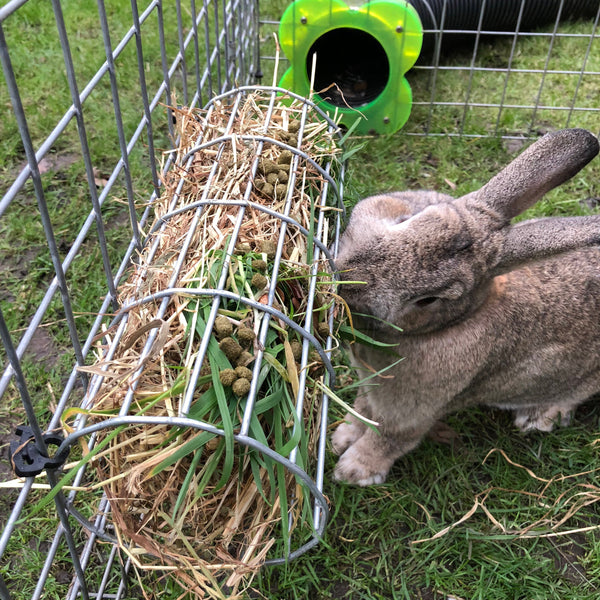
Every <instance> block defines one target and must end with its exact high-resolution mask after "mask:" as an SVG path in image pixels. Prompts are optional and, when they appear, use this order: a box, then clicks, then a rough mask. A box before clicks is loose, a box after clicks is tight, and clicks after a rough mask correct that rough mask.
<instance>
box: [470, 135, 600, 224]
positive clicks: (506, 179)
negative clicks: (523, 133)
mask: <svg viewBox="0 0 600 600" xmlns="http://www.w3.org/2000/svg"><path fill="white" fill-rule="evenodd" d="M597 154H598V139H597V138H596V137H595V136H594V135H593V134H591V133H590V132H589V131H586V130H585V129H562V130H560V131H556V132H554V133H549V134H547V135H545V136H544V137H543V138H541V139H539V140H538V141H537V142H535V143H534V144H532V145H531V146H529V148H527V149H526V150H525V151H524V152H523V153H522V154H520V155H519V156H517V158H515V160H513V161H512V162H511V163H510V164H509V165H508V166H507V167H506V168H505V169H503V170H502V171H500V173H498V175H496V176H495V177H493V178H492V179H491V180H490V181H489V182H488V183H487V184H486V185H484V186H483V187H482V188H481V189H480V190H478V191H477V192H474V193H473V194H470V195H469V196H467V197H466V198H468V200H469V201H470V202H473V201H474V202H475V203H476V204H477V205H479V206H482V205H483V206H486V207H488V208H491V209H492V210H493V211H495V212H496V214H499V215H501V216H502V217H504V218H505V219H506V220H507V221H509V220H510V219H512V218H513V217H514V216H516V215H518V214H520V213H522V212H523V211H524V210H525V209H526V208H529V207H530V206H532V205H533V204H535V203H536V202H537V201H538V200H539V199H540V198H541V197H542V196H543V195H544V194H545V193H546V192H548V191H550V190H551V189H553V188H555V187H556V186H557V185H560V184H561V183H563V182H565V181H567V180H569V179H570V178H571V177H573V175H575V174H576V173H577V172H579V171H580V170H581V169H582V168H583V167H585V165H587V163H588V162H590V161H591V160H592V159H593V158H594V157H595V156H596V155H597Z"/></svg>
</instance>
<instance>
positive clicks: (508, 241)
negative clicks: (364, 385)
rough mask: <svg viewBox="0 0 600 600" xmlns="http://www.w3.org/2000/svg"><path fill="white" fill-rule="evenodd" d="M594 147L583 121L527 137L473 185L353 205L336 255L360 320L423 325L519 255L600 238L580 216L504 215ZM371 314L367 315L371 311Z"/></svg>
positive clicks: (441, 318)
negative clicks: (454, 192)
mask: <svg viewBox="0 0 600 600" xmlns="http://www.w3.org/2000/svg"><path fill="white" fill-rule="evenodd" d="M597 153H598V140H597V139H596V137H595V136H593V135H592V134H591V133H589V132H588V131H585V130H582V129H566V130H561V131H558V132H555V133H552V134H548V135H546V136H544V137H543V138H541V139H540V140H538V141H537V142H536V143H534V144H533V145H531V146H530V147H529V148H528V149H527V150H525V151H524V152H523V153H522V154H521V155H519V156H518V157H517V158H516V159H515V160H514V161H513V162H512V163H510V164H509V165H508V166H507V167H506V168H505V169H504V170H503V171H501V172H500V173H499V174H498V175H496V176H495V177H494V178H493V179H491V180H490V182H489V183H487V184H486V185H485V186H484V187H483V188H481V189H480V190H478V191H476V192H473V193H471V194H468V195H466V196H463V197H461V198H458V199H456V200H453V199H452V198H450V197H449V196H444V195H442V194H436V193H434V192H404V193H393V194H388V195H383V196H374V197H371V198H367V199H365V200H363V201H361V202H359V203H358V204H357V205H356V207H355V208H354V210H353V212H352V215H351V218H350V222H349V223H348V227H347V228H346V230H345V232H344V234H343V236H342V238H341V241H340V247H339V252H338V257H337V261H336V264H337V267H338V270H339V272H340V279H341V280H342V283H341V285H340V293H341V295H342V296H343V297H344V298H345V299H346V301H347V302H348V304H349V305H350V308H351V309H352V311H353V314H354V315H355V316H356V315H358V318H359V319H361V317H360V315H361V314H362V315H368V317H362V323H361V327H363V328H367V329H373V330H381V331H382V332H383V331H386V330H387V331H391V329H390V325H389V324H392V325H395V326H397V327H399V328H401V329H402V330H403V331H404V332H405V333H406V334H411V333H427V332H431V331H435V330H437V329H440V328H442V327H446V326H448V325H451V324H452V323H454V322H457V321H459V320H461V319H463V318H465V316H466V315H468V314H470V313H471V312H473V311H475V310H477V308H478V307H479V306H480V305H481V303H482V302H484V301H485V299H486V298H487V297H488V296H489V294H490V293H493V289H492V287H493V279H494V277H495V276H497V275H500V274H502V273H503V272H507V271H509V270H511V269H513V268H515V267H517V266H519V265H522V264H523V263H525V262H528V261H533V260H537V259H541V258H544V257H547V256H550V255H554V254H557V253H560V252H565V251H567V250H571V249H575V248H579V247H582V246H585V245H589V244H594V243H599V242H600V231H598V227H597V225H596V224H587V225H586V224H585V223H586V221H585V219H583V220H582V219H580V218H576V217H573V218H560V219H553V218H549V219H536V220H533V221H526V222H524V223H521V224H517V225H511V224H510V221H511V219H512V218H513V217H514V216H516V215H517V214H519V213H521V212H523V211H524V210H525V209H526V208H528V207H529V206H531V205H533V204H534V203H535V202H537V201H538V200H539V199H540V198H541V197H542V196H543V195H544V194H545V193H546V192H548V191H549V190H551V189H552V188H554V187H556V186H557V185H559V184H561V183H563V182H564V181H567V180H568V179H570V178H571V177H572V176H573V175H575V174H576V173H577V172H578V171H579V170H580V169H581V168H583V167H584V166H585V165H586V164H587V163H588V162H589V161H590V160H592V158H594V156H596V154H597ZM373 317H374V318H373Z"/></svg>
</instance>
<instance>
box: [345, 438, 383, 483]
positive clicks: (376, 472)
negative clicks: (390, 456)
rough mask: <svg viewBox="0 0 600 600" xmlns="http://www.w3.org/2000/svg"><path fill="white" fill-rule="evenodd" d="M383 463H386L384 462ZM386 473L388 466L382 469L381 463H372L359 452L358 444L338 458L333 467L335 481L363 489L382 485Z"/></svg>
mask: <svg viewBox="0 0 600 600" xmlns="http://www.w3.org/2000/svg"><path fill="white" fill-rule="evenodd" d="M383 462H384V464H385V463H386V461H383ZM388 471H389V466H386V468H382V463H381V462H372V461H371V460H370V457H368V456H365V454H364V453H361V452H360V449H359V447H358V444H354V445H352V446H350V448H348V449H347V450H346V451H345V452H344V454H342V456H341V457H340V460H339V461H338V464H337V465H336V467H335V471H334V477H335V479H336V480H337V481H345V482H346V483H353V484H355V485H360V486H363V487H364V486H367V485H373V484H376V483H383V482H384V481H385V478H386V477H387V474H388Z"/></svg>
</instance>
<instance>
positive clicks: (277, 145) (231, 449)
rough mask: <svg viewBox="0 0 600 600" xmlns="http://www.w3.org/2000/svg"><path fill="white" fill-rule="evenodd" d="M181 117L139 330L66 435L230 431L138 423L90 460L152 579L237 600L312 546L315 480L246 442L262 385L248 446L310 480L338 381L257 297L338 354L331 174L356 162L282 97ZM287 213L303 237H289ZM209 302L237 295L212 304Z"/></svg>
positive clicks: (114, 339)
mask: <svg viewBox="0 0 600 600" xmlns="http://www.w3.org/2000/svg"><path fill="white" fill-rule="evenodd" d="M172 110H173V112H174V114H175V115H176V122H177V131H178V135H179V137H180V141H179V144H178V146H177V148H176V150H175V151H174V156H171V158H172V166H171V168H170V169H169V170H168V172H167V174H166V176H165V177H164V181H163V183H164V188H163V194H162V196H161V197H160V198H159V199H158V200H157V201H156V202H155V204H154V206H153V210H154V213H155V219H154V222H153V224H152V226H151V227H150V229H149V231H148V232H147V237H146V239H145V243H144V246H143V249H142V251H141V252H140V254H139V257H138V260H137V264H136V265H135V266H134V267H132V269H131V272H130V274H129V276H128V278H127V280H126V281H125V283H124V284H123V285H121V287H120V292H119V293H120V295H119V301H120V303H121V305H122V306H124V307H125V308H124V309H123V311H122V312H121V315H122V318H121V319H120V320H117V322H116V323H115V324H114V326H113V327H111V328H108V329H107V331H106V332H105V335H104V338H103V344H102V345H99V346H98V350H97V356H98V359H97V362H96V363H95V364H94V365H92V366H90V367H89V368H87V371H89V372H90V373H92V374H93V375H95V379H96V381H98V380H99V378H101V382H102V383H101V385H99V386H97V389H95V391H94V393H93V395H92V397H90V398H88V401H87V404H86V408H85V410H82V409H78V410H71V411H68V412H67V413H66V414H65V416H64V417H65V418H64V422H65V424H66V426H67V428H68V427H70V426H71V425H72V424H73V420H74V418H75V417H76V416H77V415H81V413H82V412H83V413H84V414H85V419H86V420H87V423H88V424H92V423H96V422H98V421H101V420H106V419H110V418H111V417H114V416H116V415H117V414H119V413H120V414H121V415H144V416H146V417H159V418H161V417H165V418H166V417H173V416H177V415H180V414H182V412H183V413H186V414H187V416H189V417H192V418H194V419H198V420H199V421H202V422H206V423H209V424H211V425H213V426H216V427H218V428H220V429H221V430H223V432H224V434H225V435H223V436H219V435H215V434H214V433H210V432H207V431H200V430H197V429H190V428H175V427H172V426H169V425H166V424H161V423H160V422H157V423H155V424H152V425H137V426H133V425H131V426H121V427H119V428H109V429H106V430H103V432H101V433H100V434H99V436H98V438H97V439H96V440H95V446H94V448H93V449H92V450H90V449H89V448H86V449H85V451H86V452H91V453H92V454H93V455H94V456H93V460H92V461H91V462H92V464H93V465H94V466H95V473H96V476H97V478H98V480H97V482H96V483H95V484H94V483H92V484H91V485H95V486H96V487H100V488H101V489H102V490H103V491H104V492H105V493H106V495H107V496H108V498H109V501H110V506H111V513H110V515H109V516H108V519H109V522H110V523H111V524H112V526H113V527H114V531H115V535H116V537H117V538H118V541H119V545H120V548H121V550H122V552H124V553H125V554H126V555H127V556H128V557H130V558H131V559H132V561H133V564H134V565H135V566H136V567H137V568H138V572H139V573H141V572H142V571H148V570H152V571H155V572H157V573H158V574H159V576H160V577H163V576H171V577H174V578H175V579H176V580H177V581H178V583H179V584H180V585H181V586H182V587H183V589H184V590H185V591H186V592H189V593H192V594H195V595H196V596H198V597H206V596H208V597H222V596H223V595H224V594H225V592H224V591H223V589H224V588H223V586H226V590H227V591H226V594H227V597H235V596H236V595H237V594H239V593H240V592H241V590H242V589H243V588H244V586H245V585H247V584H248V582H249V580H250V578H251V575H252V574H253V573H255V572H256V570H257V569H258V568H259V567H260V566H261V565H263V564H264V561H265V560H266V558H267V557H268V556H270V555H271V554H273V553H275V554H278V555H280V556H281V555H285V554H286V552H288V551H289V549H290V547H291V545H292V543H291V540H292V532H293V531H294V530H295V529H296V528H298V531H303V532H304V533H301V534H300V538H301V539H306V538H307V537H308V536H310V535H311V533H312V531H311V523H310V521H311V510H312V506H311V502H310V498H309V495H308V493H307V491H306V489H304V488H303V486H302V485H301V482H300V481H299V480H297V478H296V477H295V476H294V475H293V474H291V473H290V472H288V471H287V470H286V469H285V468H284V467H283V466H282V465H281V464H278V463H277V462H276V461H273V460H271V459H269V457H268V456H265V455H264V454H262V453H260V452H257V451H255V450H251V449H249V448H247V447H245V446H243V445H241V444H237V443H235V441H234V438H233V435H234V434H235V433H238V432H239V431H240V427H241V423H242V420H243V418H244V415H245V409H246V406H247V404H246V403H247V401H248V394H249V392H250V388H251V385H252V382H253V383H254V385H255V387H256V389H255V390H253V391H252V393H253V394H254V398H253V402H254V406H253V410H252V414H251V418H250V420H249V430H248V435H249V436H251V437H253V438H254V439H256V440H257V441H258V442H261V443H263V444H264V445H265V446H268V447H270V448H272V449H274V450H275V451H277V452H278V453H280V454H281V455H282V456H288V455H289V454H290V452H293V453H294V454H295V461H296V463H297V464H298V465H299V466H300V467H302V468H303V469H304V470H306V471H307V472H311V471H314V465H315V461H316V456H317V445H318V444H317V443H318V437H319V434H320V422H321V404H320V403H321V398H322V391H321V390H322V385H323V376H324V371H325V370H324V368H323V361H322V358H321V357H320V356H319V355H318V354H317V353H316V352H315V351H314V348H313V347H312V345H310V344H308V342H306V341H305V340H304V339H303V336H302V335H299V334H298V332H297V331H296V330H295V329H293V328H292V327H290V326H289V323H288V322H287V321H285V320H284V319H281V318H275V317H272V316H268V315H267V314H265V313H264V312H261V310H259V309H257V308H256V306H254V305H249V304H248V303H244V302H243V301H241V300H240V299H241V298H242V297H243V298H250V299H251V300H253V301H255V302H257V303H258V304H259V305H260V304H269V302H270V303H271V305H272V306H273V308H275V309H276V310H278V311H280V313H281V314H282V315H284V316H285V317H287V318H289V319H290V320H292V321H293V322H295V323H297V324H299V325H300V326H301V327H306V326H307V325H308V326H309V328H310V332H311V333H312V334H313V335H314V336H315V337H316V338H317V339H318V340H320V341H321V342H322V343H323V346H324V345H325V340H327V338H328V336H329V323H330V322H331V321H330V319H331V317H332V315H333V311H334V310H335V296H334V294H333V287H332V281H331V274H330V270H329V265H328V263H327V261H326V260H324V258H325V257H324V252H322V251H321V250H319V247H318V244H316V241H317V240H320V241H321V242H322V244H323V245H324V246H325V247H326V246H327V245H329V244H330V243H331V241H332V239H333V237H334V235H335V231H336V230H335V227H336V221H337V217H338V211H339V209H338V208H336V207H333V206H325V205H324V203H325V197H324V195H323V190H324V189H327V187H331V186H330V184H329V183H328V182H327V176H326V175H325V176H324V171H323V169H322V167H323V166H325V165H327V164H329V167H327V169H328V170H329V169H331V168H332V169H333V172H335V169H336V168H337V167H336V162H337V160H338V158H337V157H339V150H338V147H337V145H336V138H335V135H334V133H333V132H332V131H331V128H330V127H329V126H328V125H327V123H325V122H323V121H322V120H320V119H317V118H316V117H315V116H314V112H313V111H311V110H307V105H306V104H305V103H303V102H300V101H297V100H292V99H290V98H276V96H275V94H274V93H273V92H265V91H253V92H251V93H250V92H246V93H243V94H242V93H239V94H237V95H236V94H232V95H231V96H230V97H229V99H227V98H225V99H222V100H220V101H217V102H214V103H213V104H212V106H211V108H210V109H209V110H207V111H199V110H190V109H185V108H183V109H172ZM198 147H200V148H201V149H197V148H198ZM288 147H290V148H294V149H296V148H297V149H298V150H299V151H300V152H295V151H290V150H289V148H288ZM194 149H196V150H194ZM307 158H308V159H310V160H307ZM319 166H321V168H319ZM252 203H255V204H256V205H261V206H264V207H267V208H268V209H269V212H265V211H263V210H260V209H259V207H258V206H256V205H255V204H252ZM186 207H187V208H186ZM275 213H281V214H284V215H286V216H287V217H286V218H291V219H293V220H294V221H296V222H297V223H299V224H300V225H301V227H297V226H294V225H293V223H291V222H288V223H286V225H285V226H282V223H283V221H282V218H281V217H279V216H278V215H277V214H275ZM302 228H304V229H302ZM282 231H284V233H282ZM280 238H283V239H280ZM278 244H279V246H278ZM319 254H320V257H319V260H318V261H317V260H316V256H317V255H319ZM311 283H312V284H313V287H311ZM315 283H316V286H315ZM205 289H213V290H214V289H225V290H226V291H228V292H230V294H229V296H228V297H226V298H221V299H220V300H219V299H218V298H217V300H215V299H214V297H211V296H203V295H201V294H200V295H198V294H197V293H196V292H198V290H205ZM186 290H189V292H190V293H186ZM311 290H314V295H312V296H311ZM192 292H194V293H196V294H195V295H193V294H192ZM165 298H166V299H167V300H165ZM149 299H150V300H149ZM127 307H129V308H127ZM217 309H218V310H217ZM267 322H268V323H267ZM263 329H264V330H263ZM203 344H204V346H203ZM303 352H304V354H303ZM199 361H200V364H199ZM195 368H196V369H199V370H198V373H197V375H198V378H197V382H196V385H195V387H194V388H193V390H192V391H190V377H191V374H192V373H193V372H194V369H195ZM317 384H318V385H317ZM254 392H255V393H254ZM299 397H300V398H301V401H302V409H301V410H299V409H298V398H299ZM189 399H191V402H189ZM186 402H188V403H189V407H188V406H187V405H186ZM128 404H129V406H128ZM298 413H300V414H298ZM78 418H81V416H79V417H78ZM302 536H304V538H302Z"/></svg>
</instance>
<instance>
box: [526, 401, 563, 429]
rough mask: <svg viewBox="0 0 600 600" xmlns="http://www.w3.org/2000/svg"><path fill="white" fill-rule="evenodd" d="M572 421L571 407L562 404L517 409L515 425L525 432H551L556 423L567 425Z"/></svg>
mask: <svg viewBox="0 0 600 600" xmlns="http://www.w3.org/2000/svg"><path fill="white" fill-rule="evenodd" d="M570 422H571V407H570V406H565V405H562V404H553V405H552V406H536V407H533V408H527V409H520V410H515V427H517V429H519V430H520V431H523V432H525V431H545V432H549V431H552V429H554V426H555V425H558V424H560V425H561V426H567V425H569V423H570Z"/></svg>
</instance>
